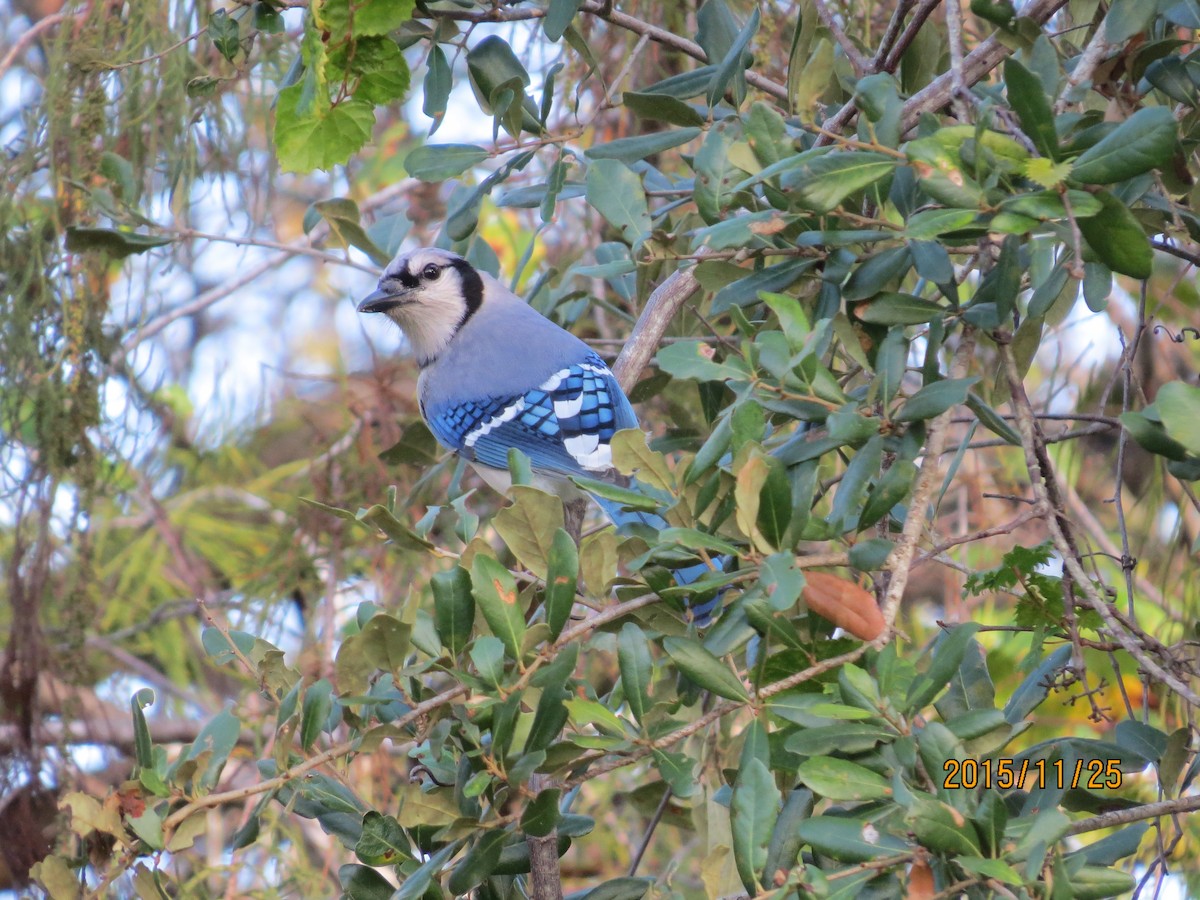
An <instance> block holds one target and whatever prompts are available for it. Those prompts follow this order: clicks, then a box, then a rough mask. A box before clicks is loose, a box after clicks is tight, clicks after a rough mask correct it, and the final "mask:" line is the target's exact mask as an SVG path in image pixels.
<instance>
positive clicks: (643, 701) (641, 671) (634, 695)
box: [617, 622, 653, 724]
mask: <svg viewBox="0 0 1200 900" xmlns="http://www.w3.org/2000/svg"><path fill="white" fill-rule="evenodd" d="M617 659H618V661H619V663H620V667H621V685H622V687H623V688H624V691H625V702H626V703H628V704H629V709H630V711H631V712H632V713H633V717H634V718H635V719H637V721H638V723H639V724H645V723H644V717H645V715H646V708H647V706H648V704H649V702H650V700H649V697H650V679H651V676H652V672H653V662H652V661H651V659H650V644H649V641H648V640H647V639H646V634H645V632H643V631H642V629H641V628H639V627H638V626H637V625H635V624H634V623H633V622H626V623H625V624H624V625H623V626H622V627H621V633H620V635H619V637H618V639H617Z"/></svg>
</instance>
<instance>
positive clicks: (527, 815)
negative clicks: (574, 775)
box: [521, 788, 562, 837]
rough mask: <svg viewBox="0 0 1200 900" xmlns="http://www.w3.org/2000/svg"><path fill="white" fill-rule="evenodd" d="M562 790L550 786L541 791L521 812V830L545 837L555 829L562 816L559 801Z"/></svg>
mask: <svg viewBox="0 0 1200 900" xmlns="http://www.w3.org/2000/svg"><path fill="white" fill-rule="evenodd" d="M561 796H562V791H561V790H560V789H558V788H548V789H547V790H544V791H541V792H540V793H539V794H538V795H537V796H536V797H534V798H533V800H532V801H531V802H530V804H529V805H528V806H526V807H525V812H523V813H522V814H521V830H522V831H524V832H525V833H526V834H529V835H533V836H534V837H545V836H546V835H548V834H549V833H550V832H552V831H553V830H554V826H556V825H557V824H558V820H559V818H560V815H559V812H558V801H559V798H560V797H561Z"/></svg>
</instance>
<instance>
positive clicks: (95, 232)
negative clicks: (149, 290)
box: [67, 225, 174, 259]
mask: <svg viewBox="0 0 1200 900" xmlns="http://www.w3.org/2000/svg"><path fill="white" fill-rule="evenodd" d="M173 241H174V238H170V237H154V236H153V235H149V234H134V233H133V232H132V231H119V230H117V229H115V228H81V227H77V226H75V225H69V226H67V252H69V253H86V252H88V251H89V250H103V251H104V252H106V253H108V254H109V255H110V256H112V257H113V258H115V259H124V258H125V257H126V256H129V255H131V254H134V253H145V252H146V251H147V250H153V249H154V248H155V247H164V246H166V245H167V244H170V243H172V242H173Z"/></svg>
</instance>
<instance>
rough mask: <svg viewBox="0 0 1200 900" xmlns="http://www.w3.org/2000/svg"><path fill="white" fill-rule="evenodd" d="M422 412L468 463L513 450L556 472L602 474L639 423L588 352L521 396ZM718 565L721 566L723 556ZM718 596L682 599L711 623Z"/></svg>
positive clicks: (659, 524)
mask: <svg viewBox="0 0 1200 900" xmlns="http://www.w3.org/2000/svg"><path fill="white" fill-rule="evenodd" d="M422 413H423V414H424V415H425V419H426V421H427V422H428V423H429V427H430V430H432V431H433V433H434V435H435V436H436V437H437V439H438V441H439V442H441V443H442V445H443V446H446V447H448V448H450V449H451V450H455V451H457V452H458V453H460V454H462V455H463V456H465V457H466V458H467V459H469V460H471V461H473V462H476V463H480V464H482V465H485V466H490V467H492V468H495V469H507V468H508V451H509V450H510V449H511V448H513V447H516V448H517V449H519V450H521V451H523V452H524V453H525V455H526V456H528V457H529V461H530V465H531V466H532V468H533V470H534V471H535V472H540V473H543V474H551V475H559V476H569V475H586V476H590V477H596V476H597V475H601V474H603V473H604V472H606V471H607V470H609V469H610V468H611V467H612V447H611V445H612V438H613V435H614V434H616V433H617V432H618V431H620V430H621V429H623V428H635V427H637V424H638V421H637V415H636V414H635V413H634V411H633V407H632V406H630V404H629V400H628V399H627V398H626V396H625V394H624V392H623V391H622V390H621V387H620V385H619V384H617V380H616V378H615V377H614V376H613V374H612V372H610V371H609V369H608V367H607V366H606V365H605V364H604V361H603V360H602V359H600V357H599V356H596V355H595V354H594V353H593V354H589V355H588V356H587V357H585V358H584V359H583V360H581V361H580V362H578V363H576V364H574V365H571V366H567V367H566V368H563V369H560V370H559V371H558V372H555V373H554V374H553V375H552V376H551V377H550V378H548V379H546V381H544V382H542V383H541V384H540V385H538V386H537V387H535V388H532V389H531V390H528V391H526V392H525V393H523V394H514V395H508V396H501V397H484V398H480V399H475V400H467V401H458V402H455V403H444V404H438V405H436V406H432V407H430V408H428V409H425V408H423V409H422ZM597 500H598V502H599V503H600V505H601V506H602V507H603V508H604V510H605V512H607V513H608V515H609V517H610V518H611V519H612V520H613V523H614V524H615V525H617V526H618V527H620V526H621V525H625V524H630V523H640V524H642V525H647V526H649V527H650V528H653V529H655V530H656V531H657V530H661V529H663V528H666V527H667V523H666V521H665V520H664V519H663V518H662V517H661V516H659V515H657V514H655V513H652V512H639V511H635V510H627V509H623V508H622V507H621V505H620V504H618V503H614V502H612V501H607V500H604V499H602V498H597ZM718 565H719V566H720V568H722V569H723V568H724V567H725V561H724V560H721V561H719V562H718ZM709 571H710V569H709V568H708V567H707V566H705V565H703V564H697V565H692V566H686V567H683V568H681V569H678V570H676V571H675V572H674V573H673V574H674V577H675V581H676V583H677V584H680V585H687V584H690V583H691V582H693V581H695V580H696V579H698V578H700V577H701V576H702V575H704V574H706V573H707V572H709ZM723 594H724V591H723V590H720V591H714V592H713V594H712V595H711V596H709V597H707V598H705V599H703V600H701V601H700V602H699V603H695V604H693V603H691V602H688V603H687V605H688V607H689V609H690V610H691V614H692V618H693V621H695V623H696V624H697V625H699V626H704V625H707V624H708V623H709V622H710V621H711V619H712V616H713V614H714V612H715V610H716V609H717V607H718V606H719V605H720V603H721V598H722V596H723Z"/></svg>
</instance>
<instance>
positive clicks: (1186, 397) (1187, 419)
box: [1122, 381, 1200, 455]
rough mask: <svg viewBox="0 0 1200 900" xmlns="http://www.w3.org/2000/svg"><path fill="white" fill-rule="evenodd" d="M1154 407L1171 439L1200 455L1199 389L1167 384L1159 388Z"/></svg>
mask: <svg viewBox="0 0 1200 900" xmlns="http://www.w3.org/2000/svg"><path fill="white" fill-rule="evenodd" d="M1154 405H1155V407H1157V408H1158V414H1159V416H1160V417H1161V418H1162V423H1163V428H1165V429H1166V431H1167V434H1168V435H1169V436H1170V437H1171V439H1172V440H1175V441H1178V442H1179V443H1180V444H1182V445H1183V446H1184V447H1185V448H1187V450H1189V451H1190V452H1191V453H1194V454H1197V455H1200V387H1194V386H1192V385H1190V384H1187V383H1185V382H1182V381H1171V382H1168V383H1167V384H1164V385H1163V386H1162V387H1161V388H1159V391H1158V394H1157V395H1156V396H1155V398H1154ZM1122 422H1124V417H1122Z"/></svg>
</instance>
